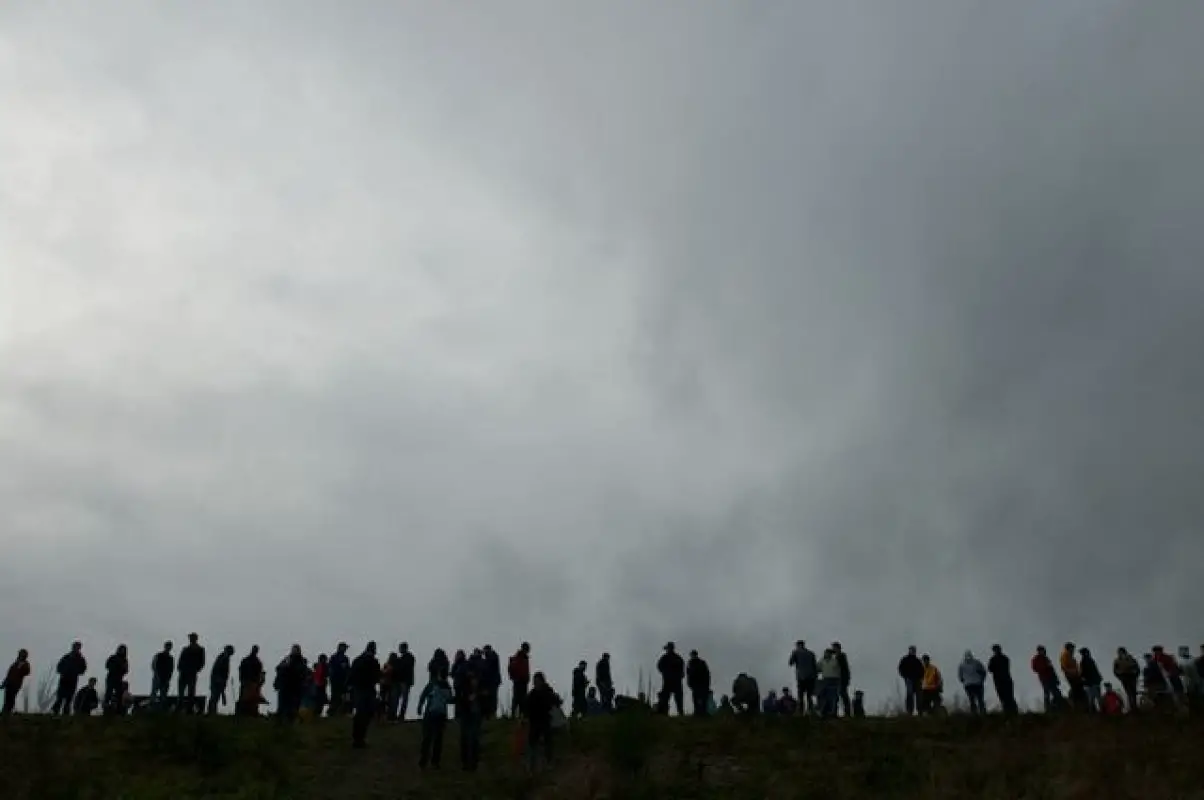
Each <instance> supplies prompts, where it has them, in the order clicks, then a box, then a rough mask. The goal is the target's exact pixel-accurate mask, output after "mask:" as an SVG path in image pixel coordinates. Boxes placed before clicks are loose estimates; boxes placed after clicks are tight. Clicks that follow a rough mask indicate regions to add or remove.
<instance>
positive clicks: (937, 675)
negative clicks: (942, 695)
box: [920, 661, 945, 692]
mask: <svg viewBox="0 0 1204 800" xmlns="http://www.w3.org/2000/svg"><path fill="white" fill-rule="evenodd" d="M944 687H945V679H944V678H943V677H941V671H940V670H939V669H937V666H936V664H933V663H932V662H931V661H930V662H928V666H926V667H924V679H923V680H922V681H920V688H921V689H923V690H924V691H926V692H939V691H940V690H941V689H943V688H944Z"/></svg>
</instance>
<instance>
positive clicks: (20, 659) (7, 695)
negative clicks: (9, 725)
mask: <svg viewBox="0 0 1204 800" xmlns="http://www.w3.org/2000/svg"><path fill="white" fill-rule="evenodd" d="M28 677H29V651H28V650H26V649H25V648H24V647H22V648H21V649H20V650H18V651H17V660H16V661H14V662H13V663H12V665H11V666H9V668H8V672H6V673H5V674H4V681H3V682H0V689H4V706H3V708H0V716H5V717H7V716H9V715H10V714H12V713H13V709H15V708H16V707H17V695H19V694H20V693H21V687H22V685H24V683H25V679H26V678H28Z"/></svg>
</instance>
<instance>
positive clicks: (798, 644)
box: [794, 639, 807, 650]
mask: <svg viewBox="0 0 1204 800" xmlns="http://www.w3.org/2000/svg"><path fill="white" fill-rule="evenodd" d="M794 646H795V647H797V648H798V649H799V650H802V649H803V648H804V647H806V646H807V643H806V642H805V641H803V640H802V639H799V640H798V641H797V642H795V643H794Z"/></svg>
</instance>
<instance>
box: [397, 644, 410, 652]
mask: <svg viewBox="0 0 1204 800" xmlns="http://www.w3.org/2000/svg"><path fill="white" fill-rule="evenodd" d="M397 652H399V653H402V654H403V655H404V654H405V653H408V652H410V643H409V642H402V643H401V644H399V645H397Z"/></svg>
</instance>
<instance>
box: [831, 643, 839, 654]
mask: <svg viewBox="0 0 1204 800" xmlns="http://www.w3.org/2000/svg"><path fill="white" fill-rule="evenodd" d="M832 650H833V651H834V652H837V653H839V652H840V642H832Z"/></svg>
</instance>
